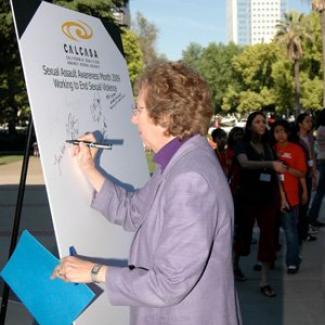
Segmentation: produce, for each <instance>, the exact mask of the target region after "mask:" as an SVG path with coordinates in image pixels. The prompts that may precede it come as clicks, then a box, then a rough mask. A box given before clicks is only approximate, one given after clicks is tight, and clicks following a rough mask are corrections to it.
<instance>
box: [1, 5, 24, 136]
mask: <svg viewBox="0 0 325 325" xmlns="http://www.w3.org/2000/svg"><path fill="white" fill-rule="evenodd" d="M0 12H1V14H0V42H1V44H2V45H1V47H0V107H1V109H0V125H1V124H8V128H9V132H10V133H12V134H13V133H16V129H15V126H16V125H17V124H18V119H19V116H20V118H21V119H24V116H25V112H26V109H27V95H26V90H25V83H24V77H23V74H22V68H21V63H20V57H19V52H18V45H17V42H16V37H15V31H14V26H13V19H12V14H11V11H10V7H9V1H0Z"/></svg>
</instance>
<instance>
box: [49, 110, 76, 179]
mask: <svg viewBox="0 0 325 325" xmlns="http://www.w3.org/2000/svg"><path fill="white" fill-rule="evenodd" d="M65 131H66V137H65V138H66V139H76V138H77V137H78V136H79V119H78V118H77V117H76V116H75V115H73V114H72V113H71V112H69V114H68V118H67V122H66V124H65ZM65 152H66V144H65V143H63V144H62V145H61V146H60V148H59V149H58V151H57V152H56V153H55V154H54V165H55V166H57V167H58V172H59V175H62V170H61V162H62V159H63V157H64V154H65Z"/></svg>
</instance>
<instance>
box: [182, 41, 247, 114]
mask: <svg viewBox="0 0 325 325" xmlns="http://www.w3.org/2000/svg"><path fill="white" fill-rule="evenodd" d="M241 51H242V48H241V47H239V46H237V45H235V44H234V43H230V44H228V45H223V44H216V43H210V44H209V45H208V47H206V48H203V47H201V46H200V45H199V44H196V43H191V44H190V45H189V46H188V47H187V49H186V50H185V51H183V58H182V59H183V61H184V62H185V63H187V64H188V65H190V66H191V67H192V68H193V69H195V70H197V71H198V72H199V73H200V74H201V75H202V76H203V77H204V78H205V80H206V81H207V83H208V84H209V87H210V89H211V91H212V98H213V102H214V105H215V109H216V111H220V110H221V109H222V97H223V96H224V93H225V92H226V90H227V85H228V84H230V83H232V82H233V70H232V69H231V61H232V59H233V58H234V57H235V56H236V55H237V54H238V53H240V52H241ZM224 107H225V109H226V110H231V108H229V107H228V106H227V107H226V106H224Z"/></svg>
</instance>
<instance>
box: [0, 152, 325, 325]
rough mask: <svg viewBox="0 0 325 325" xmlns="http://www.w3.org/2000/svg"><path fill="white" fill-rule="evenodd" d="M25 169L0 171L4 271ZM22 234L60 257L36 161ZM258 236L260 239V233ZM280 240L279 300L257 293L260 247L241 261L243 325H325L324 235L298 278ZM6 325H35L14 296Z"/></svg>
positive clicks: (324, 214)
mask: <svg viewBox="0 0 325 325" xmlns="http://www.w3.org/2000/svg"><path fill="white" fill-rule="evenodd" d="M21 165H22V163H21V162H14V163H10V164H7V165H2V166H1V165H0V269H2V267H3V266H4V264H5V262H6V260H7V258H8V250H9V244H10V238H11V232H12V225H13V218H14V217H13V216H14V213H15V206H16V197H17V189H18V185H17V184H18V183H19V178H20V171H21ZM319 220H321V221H323V222H325V200H324V201H323V205H322V208H321V213H320V218H319ZM23 229H28V230H29V231H30V232H31V233H32V234H33V235H35V236H36V237H37V238H38V239H39V240H40V241H41V242H42V243H43V244H44V245H45V246H46V247H47V248H48V249H49V250H50V251H52V252H53V253H54V254H57V249H56V242H55V236H54V231H53V226H52V220H51V213H50V209H49V204H48V200H47V196H46V190H45V186H44V180H43V175H42V169H41V166H40V161H39V158H37V157H30V162H29V167H28V175H27V181H26V190H25V198H24V204H23V210H22V214H21V223H20V230H23ZM254 236H255V238H258V230H257V229H256V230H255V233H254ZM280 238H281V240H282V242H283V248H282V250H281V252H280V253H279V254H278V258H277V262H276V265H275V269H274V270H272V271H271V272H270V283H271V285H272V286H273V288H274V289H275V290H276V292H277V296H276V297H274V298H267V297H264V296H263V295H262V294H261V293H260V292H259V288H258V285H259V277H260V274H259V272H256V271H254V270H253V265H254V264H255V262H256V246H257V245H256V244H252V253H251V255H250V256H249V257H246V258H242V259H241V267H242V270H243V272H244V273H245V275H246V276H247V278H248V280H247V281H246V282H241V283H237V284H236V285H237V290H238V295H239V300H240V305H241V310H242V317H243V324H244V325H257V324H258V325H260V324H263V325H324V324H325V257H324V251H325V250H324V248H325V229H321V230H320V232H319V233H318V240H317V241H315V242H308V243H305V244H304V247H303V251H302V255H303V263H302V265H301V268H300V271H299V273H298V274H295V275H287V274H286V272H285V267H284V261H283V260H284V249H285V248H284V246H285V245H284V240H283V234H281V236H280ZM2 286H3V282H2V280H0V296H1V294H2ZM5 324H6V325H29V324H34V322H33V319H32V317H31V316H30V314H29V313H28V311H27V310H26V309H25V307H24V306H23V305H22V304H21V303H19V301H18V300H17V298H16V297H15V296H14V295H13V294H11V295H10V300H9V304H8V311H7V317H6V323H5ZM103 324H104V323H103ZM90 325H92V324H90ZM98 325H101V324H98ZM114 325H124V324H114ZM125 325H126V324H125ZM197 325H204V324H197ZM220 325H222V324H220Z"/></svg>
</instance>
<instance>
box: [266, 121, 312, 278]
mask: <svg viewBox="0 0 325 325" xmlns="http://www.w3.org/2000/svg"><path fill="white" fill-rule="evenodd" d="M272 135H273V137H274V139H275V145H274V149H275V152H276V154H277V157H278V159H279V160H280V161H282V162H283V163H284V164H285V165H286V167H287V169H286V171H285V172H284V173H282V174H280V175H279V178H280V180H281V184H282V186H281V188H280V189H281V198H282V200H281V211H282V216H281V224H282V227H283V229H284V232H285V238H286V244H287V245H286V247H287V251H286V265H287V273H288V274H295V273H297V272H298V270H299V266H300V262H301V260H300V256H299V238H298V214H299V182H300V181H299V179H300V178H302V177H304V176H305V174H306V171H307V165H306V158H305V153H304V151H303V149H302V148H301V147H300V146H299V145H298V144H295V143H292V142H289V140H288V139H289V135H290V125H289V123H288V122H287V121H285V120H277V121H275V122H274V124H273V126H272Z"/></svg>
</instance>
